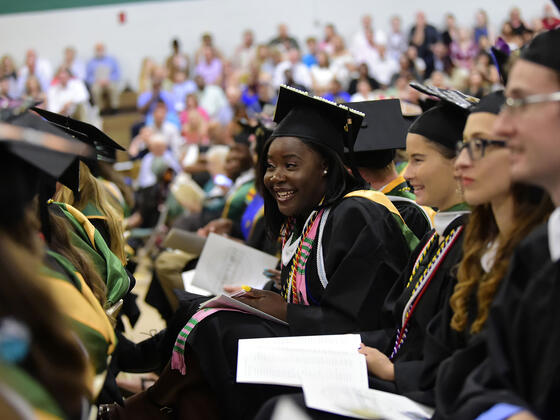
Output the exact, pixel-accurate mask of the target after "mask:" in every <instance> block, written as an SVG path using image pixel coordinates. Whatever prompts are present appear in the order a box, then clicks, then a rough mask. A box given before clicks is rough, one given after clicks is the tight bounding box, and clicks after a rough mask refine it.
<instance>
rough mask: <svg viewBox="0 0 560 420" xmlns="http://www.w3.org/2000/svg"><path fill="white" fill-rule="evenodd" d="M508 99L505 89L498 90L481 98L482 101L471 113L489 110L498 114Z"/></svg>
mask: <svg viewBox="0 0 560 420" xmlns="http://www.w3.org/2000/svg"><path fill="white" fill-rule="evenodd" d="M505 101H506V97H505V96H504V91H503V90H497V91H495V92H492V93H489V94H488V95H485V96H483V97H482V98H480V102H479V103H478V104H476V105H475V106H474V107H473V108H472V109H471V114H475V113H477V112H488V113H490V114H495V115H498V114H499V113H500V110H501V108H502V105H503V104H504V102H505Z"/></svg>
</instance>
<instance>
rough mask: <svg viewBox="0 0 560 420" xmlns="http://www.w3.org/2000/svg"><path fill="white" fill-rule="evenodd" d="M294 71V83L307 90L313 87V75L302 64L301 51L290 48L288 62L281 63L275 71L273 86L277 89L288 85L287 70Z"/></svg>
mask: <svg viewBox="0 0 560 420" xmlns="http://www.w3.org/2000/svg"><path fill="white" fill-rule="evenodd" d="M290 69H291V70H292V76H293V79H294V81H295V82H296V83H297V84H299V85H302V86H304V87H305V88H306V89H309V88H310V87H311V74H310V72H309V68H308V67H307V66H306V65H305V64H303V63H302V62H301V58H300V53H299V50H297V49H296V48H290V49H289V50H288V53H287V60H285V61H282V62H281V63H279V64H278V65H277V66H276V68H275V69H274V75H273V78H272V84H273V85H274V87H275V88H279V87H280V85H282V84H285V83H286V70H290Z"/></svg>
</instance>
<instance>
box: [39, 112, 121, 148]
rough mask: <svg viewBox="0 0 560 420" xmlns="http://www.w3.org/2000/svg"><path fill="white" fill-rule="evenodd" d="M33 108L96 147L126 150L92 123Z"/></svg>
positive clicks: (48, 119)
mask: <svg viewBox="0 0 560 420" xmlns="http://www.w3.org/2000/svg"><path fill="white" fill-rule="evenodd" d="M31 109H32V110H33V111H35V112H36V113H37V114H39V115H40V116H42V117H43V118H45V119H46V120H47V121H49V122H51V123H52V124H54V125H55V126H57V127H58V128H60V129H62V130H65V131H66V132H67V133H69V134H70V135H72V136H75V137H76V138H77V139H78V140H81V141H83V142H86V143H88V144H90V145H92V146H94V147H95V148H96V149H97V147H98V145H99V146H102V148H110V149H115V150H123V151H124V150H126V149H125V148H124V147H122V146H121V145H120V144H119V143H117V142H116V141H114V140H113V139H112V138H111V137H109V136H108V135H107V134H105V133H104V132H103V131H101V130H100V129H99V128H97V127H96V126H94V125H92V124H89V123H86V122H84V121H80V120H76V119H74V118H70V117H67V116H65V115H61V114H56V113H54V112H50V111H47V110H44V109H41V108H36V107H33V108H31Z"/></svg>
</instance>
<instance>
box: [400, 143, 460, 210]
mask: <svg viewBox="0 0 560 420" xmlns="http://www.w3.org/2000/svg"><path fill="white" fill-rule="evenodd" d="M406 151H407V153H408V156H409V163H408V166H407V168H406V171H405V173H404V177H405V178H406V180H407V181H408V182H409V183H410V185H412V187H413V188H414V194H416V202H417V203H418V204H420V205H422V206H430V207H437V208H438V209H440V210H445V209H448V208H449V207H451V206H452V205H454V204H456V202H457V193H456V191H457V182H456V181H455V178H454V177H453V161H454V159H448V158H446V157H445V156H443V155H442V154H441V153H440V151H439V150H438V148H437V147H436V146H435V145H434V144H433V143H432V142H431V141H430V140H428V139H427V138H426V137H424V136H421V135H420V134H414V133H408V135H407V137H406Z"/></svg>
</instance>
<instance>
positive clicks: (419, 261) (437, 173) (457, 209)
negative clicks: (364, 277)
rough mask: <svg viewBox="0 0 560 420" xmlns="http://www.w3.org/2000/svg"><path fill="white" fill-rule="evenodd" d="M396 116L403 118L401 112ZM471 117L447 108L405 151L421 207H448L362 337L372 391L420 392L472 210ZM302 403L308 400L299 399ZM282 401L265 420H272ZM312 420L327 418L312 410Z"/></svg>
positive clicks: (425, 117) (432, 115) (425, 122)
mask: <svg viewBox="0 0 560 420" xmlns="http://www.w3.org/2000/svg"><path fill="white" fill-rule="evenodd" d="M396 112H398V113H400V108H399V107H398V106H397V108H396ZM467 115H468V114H467V112H466V111H465V110H464V109H462V108H460V107H458V106H456V105H455V104H452V103H447V102H443V103H442V104H441V105H438V106H437V107H435V108H432V109H430V110H428V111H426V112H424V113H423V114H422V115H421V116H420V117H418V119H417V120H416V121H415V122H414V123H413V124H412V126H410V128H409V131H408V135H407V138H406V149H407V152H408V154H409V156H410V163H409V165H408V167H407V170H406V172H405V175H404V176H405V178H407V180H409V182H410V183H411V184H412V185H413V186H414V187H416V189H417V190H418V196H417V201H418V203H419V204H421V205H426V206H433V207H437V208H440V209H442V210H441V211H439V212H437V213H436V215H435V218H434V224H435V226H436V227H435V229H431V230H430V231H429V232H428V233H427V234H426V235H424V237H423V238H422V241H421V242H420V243H419V245H418V246H417V247H416V248H415V250H414V251H413V252H412V254H411V256H410V258H409V260H408V264H407V266H406V268H405V269H404V270H403V272H402V273H401V276H400V277H399V279H398V281H397V282H396V283H395V284H394V286H393V287H392V289H391V291H390V292H389V294H388V295H387V297H386V300H385V302H384V307H383V317H382V319H381V326H380V328H379V329H376V330H371V331H367V332H362V333H361V336H362V340H363V342H364V343H365V344H364V345H362V347H361V348H360V352H361V353H363V354H365V355H366V361H367V368H368V373H369V382H370V386H371V387H372V388H376V389H381V390H384V391H389V392H393V393H400V394H404V395H407V394H408V393H410V392H413V391H415V390H417V389H418V388H419V386H420V385H419V383H418V381H419V377H420V374H421V373H422V360H423V358H424V347H423V346H424V339H425V336H426V334H425V331H426V327H427V326H428V324H429V323H430V321H431V320H432V319H434V318H436V317H437V315H438V313H439V312H440V310H441V308H442V307H443V306H445V304H446V302H447V300H448V298H449V295H448V290H449V287H450V286H452V285H454V284H455V272H454V268H455V266H456V265H457V264H458V262H459V261H460V260H461V256H462V242H463V239H464V228H465V224H466V222H467V219H468V215H469V209H468V207H467V205H466V204H465V203H463V197H462V194H461V191H460V190H459V189H458V188H457V182H456V180H455V177H454V162H455V146H456V143H457V138H460V137H461V136H462V132H463V128H464V126H465V121H466V119H467ZM295 398H296V400H297V401H298V403H299V405H302V404H303V398H302V396H301V395H300V396H298V397H295ZM275 404H276V401H275V400H272V401H270V402H268V403H267V405H266V406H265V407H263V409H262V410H261V412H260V413H259V416H258V418H263V419H264V418H270V416H271V412H272V408H273V407H274V405H275ZM310 412H311V413H314V414H313V416H314V417H315V416H319V417H320V418H322V417H321V414H318V413H317V412H314V411H313V410H310Z"/></svg>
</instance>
